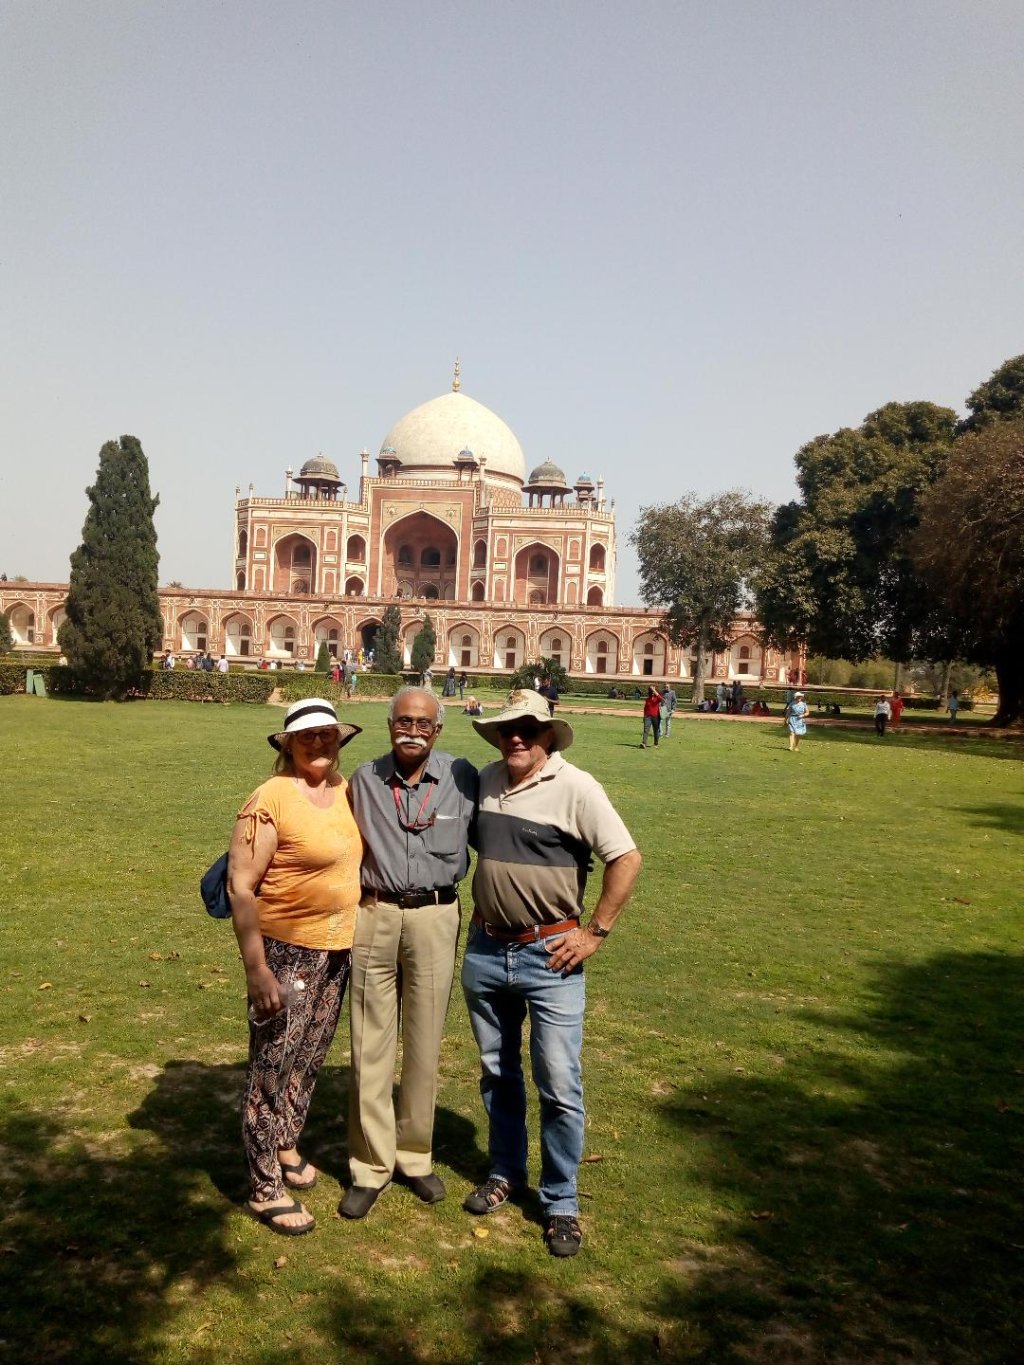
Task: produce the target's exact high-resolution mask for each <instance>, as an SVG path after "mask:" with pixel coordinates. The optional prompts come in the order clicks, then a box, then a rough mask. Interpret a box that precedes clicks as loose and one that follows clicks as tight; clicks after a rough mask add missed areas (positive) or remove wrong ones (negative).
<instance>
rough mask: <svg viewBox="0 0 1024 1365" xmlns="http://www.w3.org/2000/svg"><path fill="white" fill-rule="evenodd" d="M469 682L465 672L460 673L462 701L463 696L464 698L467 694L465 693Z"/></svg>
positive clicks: (460, 698)
mask: <svg viewBox="0 0 1024 1365" xmlns="http://www.w3.org/2000/svg"><path fill="white" fill-rule="evenodd" d="M468 682H469V679H468V678H467V677H466V674H465V672H462V673H460V674H459V701H461V700H462V698H463V697H464V696H465V694H466V685H467V684H468Z"/></svg>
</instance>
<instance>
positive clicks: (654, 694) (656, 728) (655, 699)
mask: <svg viewBox="0 0 1024 1365" xmlns="http://www.w3.org/2000/svg"><path fill="white" fill-rule="evenodd" d="M651 732H653V734H654V747H655V748H657V747H658V741H659V740H660V739H661V693H660V692H659V691H658V689H657V688H656V687H654V686H650V687H648V689H647V696H646V697H645V698H644V737H643V739H642V740H641V741H640V748H641V749H646V748H647V736H648V734H649V733H651Z"/></svg>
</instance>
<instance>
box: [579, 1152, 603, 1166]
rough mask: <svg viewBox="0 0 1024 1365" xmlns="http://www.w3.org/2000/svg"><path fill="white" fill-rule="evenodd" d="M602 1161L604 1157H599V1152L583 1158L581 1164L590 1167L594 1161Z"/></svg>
mask: <svg viewBox="0 0 1024 1365" xmlns="http://www.w3.org/2000/svg"><path fill="white" fill-rule="evenodd" d="M603 1160H604V1157H603V1156H601V1154H600V1153H599V1152H593V1153H592V1154H591V1155H590V1156H585V1157H584V1158H583V1164H584V1166H590V1165H592V1164H593V1163H594V1162H595V1161H603Z"/></svg>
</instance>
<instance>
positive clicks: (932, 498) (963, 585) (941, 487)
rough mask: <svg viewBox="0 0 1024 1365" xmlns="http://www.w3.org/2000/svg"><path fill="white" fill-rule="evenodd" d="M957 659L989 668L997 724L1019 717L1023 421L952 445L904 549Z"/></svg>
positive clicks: (1023, 709) (1023, 702)
mask: <svg viewBox="0 0 1024 1365" xmlns="http://www.w3.org/2000/svg"><path fill="white" fill-rule="evenodd" d="M911 549H912V553H913V556H914V560H915V563H916V565H917V567H918V569H919V571H920V573H921V574H922V576H923V578H924V580H925V583H926V584H927V587H928V589H929V590H930V592H931V594H932V597H933V599H934V600H935V601H936V602H937V603H938V604H939V606H940V607H941V609H942V611H943V612H944V613H945V614H946V615H947V616H948V618H949V619H950V621H951V622H952V624H953V626H954V627H955V629H956V631H957V632H958V636H959V641H960V649H959V651H958V654H959V656H960V657H962V658H965V659H969V660H970V661H971V662H973V663H977V664H981V665H982V666H987V667H992V668H994V669H995V672H996V677H997V679H998V682H999V709H998V711H997V714H996V717H995V723H996V724H997V725H1015V724H1019V723H1020V722H1021V721H1022V720H1024V420H1020V421H1015V422H1001V421H1000V422H994V423H992V424H990V425H988V426H987V427H983V428H981V429H980V430H978V431H976V432H972V433H970V434H969V435H967V436H965V437H963V439H962V440H960V441H958V442H957V446H956V449H955V450H954V452H953V454H952V456H951V458H950V460H949V462H948V464H947V466H946V468H945V470H944V472H943V473H942V475H941V476H940V477H939V478H938V479H937V480H936V481H935V482H934V483H933V484H932V485H931V487H929V488H928V489H927V490H925V492H924V493H923V495H922V498H921V507H920V526H919V527H918V530H917V533H916V535H915V536H914V538H913V543H912V546H911Z"/></svg>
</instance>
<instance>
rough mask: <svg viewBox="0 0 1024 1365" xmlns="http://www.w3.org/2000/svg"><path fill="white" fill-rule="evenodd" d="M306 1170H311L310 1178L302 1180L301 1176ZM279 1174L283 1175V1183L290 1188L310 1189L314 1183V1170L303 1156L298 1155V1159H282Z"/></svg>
mask: <svg viewBox="0 0 1024 1365" xmlns="http://www.w3.org/2000/svg"><path fill="white" fill-rule="evenodd" d="M307 1171H313V1178H312V1180H303V1178H302V1177H303V1176H304V1175H305V1174H306V1172H307ZM281 1174H282V1175H283V1176H284V1183H285V1184H286V1185H287V1186H288V1187H289V1189H292V1190H311V1189H312V1188H313V1186H314V1185H315V1184H316V1171H315V1170H313V1167H312V1166H311V1165H310V1164H309V1162H308V1161H307V1160H306V1159H305V1157H300V1158H299V1160H298V1161H291V1162H289V1161H282V1162H281ZM289 1176H290V1177H291V1179H289Z"/></svg>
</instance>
